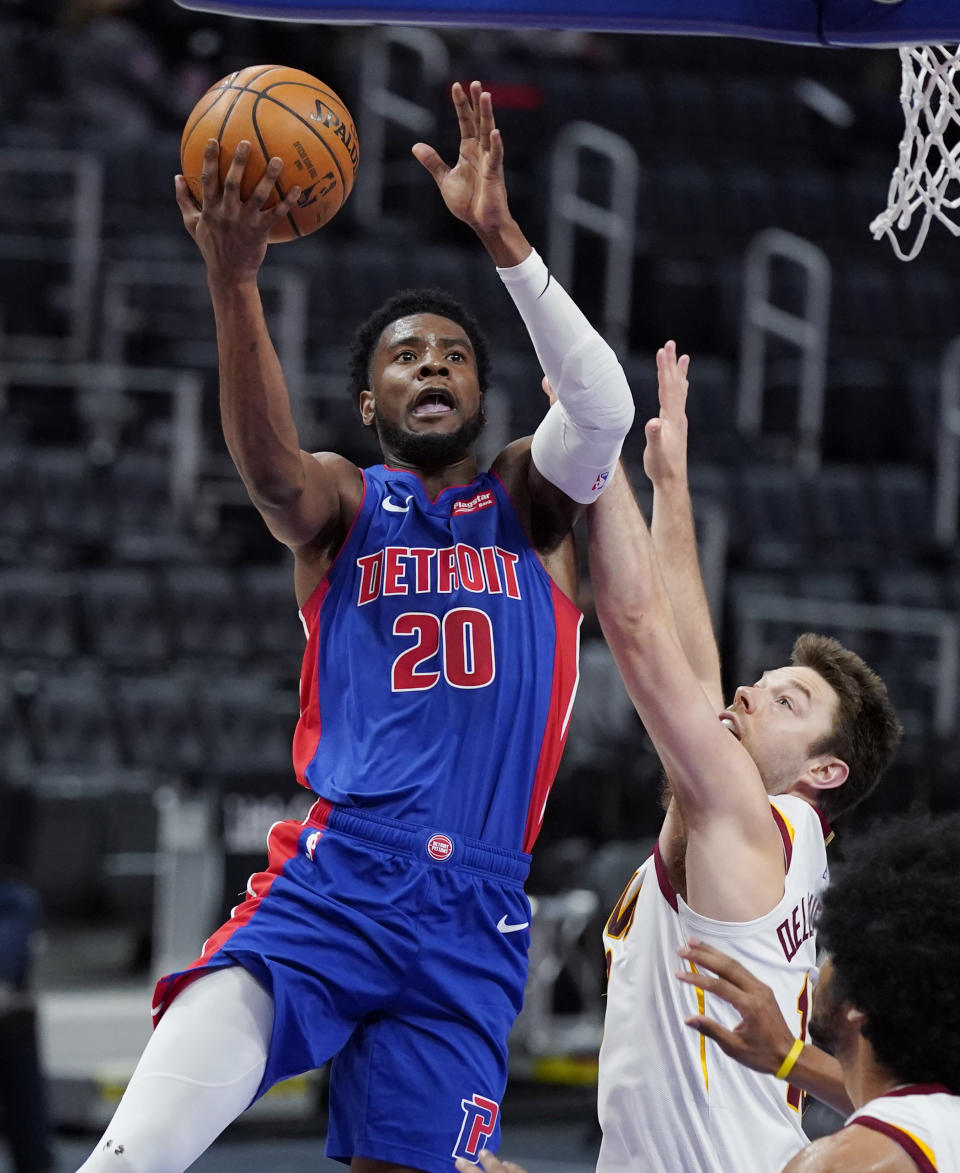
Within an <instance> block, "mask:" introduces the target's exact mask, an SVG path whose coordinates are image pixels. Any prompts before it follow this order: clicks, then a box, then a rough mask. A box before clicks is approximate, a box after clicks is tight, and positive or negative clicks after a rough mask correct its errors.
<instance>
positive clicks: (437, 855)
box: [427, 835, 453, 862]
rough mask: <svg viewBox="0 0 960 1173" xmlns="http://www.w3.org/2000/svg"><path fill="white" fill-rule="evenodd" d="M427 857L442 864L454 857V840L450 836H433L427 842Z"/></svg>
mask: <svg viewBox="0 0 960 1173" xmlns="http://www.w3.org/2000/svg"><path fill="white" fill-rule="evenodd" d="M427 855H429V856H430V858H431V859H438V860H440V861H441V862H442V861H443V860H445V859H449V858H450V856H451V855H453V840H452V839H451V838H450V836H449V835H431V836H430V838H429V839H428V840H427Z"/></svg>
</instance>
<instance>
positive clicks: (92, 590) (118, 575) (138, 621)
mask: <svg viewBox="0 0 960 1173" xmlns="http://www.w3.org/2000/svg"><path fill="white" fill-rule="evenodd" d="M81 598H82V613H83V616H84V621H85V625H86V632H87V637H88V640H89V646H90V650H91V651H93V652H94V653H95V654H96V655H97V656H99V657H101V658H102V659H103V660H104V661H105V662H107V663H111V664H127V665H130V664H138V663H157V662H160V661H165V660H167V658H168V657H169V654H170V639H169V636H168V634H167V628H166V625H165V623H164V621H163V617H162V612H161V610H160V598H159V595H158V592H157V589H156V585H155V583H154V579H153V576H152V574H151V573H150V571H148V570H144V569H139V568H120V567H103V568H99V569H95V570H88V571H87V572H86V574H85V576H84V581H83V589H82V594H81Z"/></svg>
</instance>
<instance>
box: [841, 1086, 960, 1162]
mask: <svg viewBox="0 0 960 1173" xmlns="http://www.w3.org/2000/svg"><path fill="white" fill-rule="evenodd" d="M847 1124H848V1125H850V1124H861V1125H863V1127H864V1128H872V1129H873V1130H874V1131H875V1132H882V1133H883V1135H884V1136H889V1137H890V1139H891V1140H893V1141H895V1142H896V1143H897V1144H898V1145H899V1146H900V1147H901V1148H902V1149H903V1150H904V1152H906V1153H907V1155H908V1156H910V1157H912V1158H913V1161H914V1164H915V1165H916V1166H917V1168H918V1169H919V1170H920V1173H960V1096H954V1095H951V1093H950V1091H949V1090H948V1089H947V1088H945V1087H943V1086H942V1085H941V1084H938V1083H917V1084H911V1085H909V1086H908V1087H898V1088H895V1089H894V1090H893V1091H892V1092H887V1094H886V1095H885V1096H878V1097H877V1098H876V1099H875V1100H871V1101H870V1102H869V1103H868V1104H864V1105H863V1107H862V1108H859V1109H858V1110H857V1111H856V1112H854V1114H853V1115H852V1116H851V1117H850V1119H849V1120H848V1121H847Z"/></svg>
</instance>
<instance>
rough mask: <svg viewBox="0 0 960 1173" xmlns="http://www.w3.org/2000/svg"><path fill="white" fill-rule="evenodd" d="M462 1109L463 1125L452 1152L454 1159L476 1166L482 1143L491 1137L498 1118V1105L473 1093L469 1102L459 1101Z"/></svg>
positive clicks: (494, 1101)
mask: <svg viewBox="0 0 960 1173" xmlns="http://www.w3.org/2000/svg"><path fill="white" fill-rule="evenodd" d="M460 1106H461V1108H463V1124H462V1125H461V1126H460V1135H459V1136H458V1137H457V1143H456V1146H455V1148H454V1150H453V1155H454V1156H455V1157H465V1158H466V1159H467V1160H468V1161H473V1163H474V1164H477V1158H478V1154H479V1152H480V1150H481V1149H482V1148H483V1142H484V1141H485V1140H487V1139H488V1138H489V1137H491V1136H493V1133H494V1130H495V1129H496V1127H497V1119H498V1118H499V1116H500V1105H499V1104H498V1103H497V1101H496V1100H488V1099H487V1097H486V1096H481V1095H478V1094H477V1093H476V1092H474V1094H473V1096H472V1098H471V1099H469V1100H461V1101H460Z"/></svg>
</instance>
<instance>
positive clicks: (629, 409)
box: [413, 81, 633, 518]
mask: <svg viewBox="0 0 960 1173" xmlns="http://www.w3.org/2000/svg"><path fill="white" fill-rule="evenodd" d="M452 96H453V103H454V106H455V108H456V112H457V119H458V122H459V125H460V154H459V157H458V159H457V162H456V164H455V165H454V166H453V167H448V166H447V165H446V164H445V163H444V162H443V160H442V159H441V158H440V156H439V155H438V154H437V152H436V151H435V150H434V149H433V147H429V146H427V145H426V144H425V143H417V144H416V145H415V146H414V148H413V153H414V155H415V156H416V157H417V159H418V160H419V161H420V162H421V163H422V164H423V166H424V167H426V169H427V170H428V171H429V172H430V174H431V175H432V176H433V178H434V180H435V182H436V184H437V187H438V188H439V189H440V194H441V195H442V197H443V200H444V203H445V204H446V205H447V207H448V208H449V210H450V211H451V212H452V214H453V215H454V216H456V217H457V218H458V219H459V220H462V221H463V222H464V223H466V224H468V225H469V226H470V227H471V228H472V229H473V230H474V232H475V233H476V234H477V236H478V237H479V238H480V240H481V241H482V242H483V245H484V247H485V248H486V250H487V252H488V253H489V254H490V256H491V257H492V259H493V260H494V262H495V263H496V265H497V271H498V272H499V274H500V277H501V278H502V280H503V282H504V284H505V285H506V286H507V289H508V291H509V293H510V296H511V297H512V298H513V301H514V303H515V305H516V306H517V308H518V310H519V311H520V315H521V317H522V318H523V321H524V325H525V326H526V328H527V332H528V333H529V335H530V338H531V341H532V342H533V345H534V348H535V350H536V352H537V357H538V358H539V360H540V365H541V367H542V368H543V372H544V374H545V375H546V377H547V378H548V379H549V381H550V383H551V385H552V386H553V388H554V390H555V392H556V395H557V399H558V403H557V404H555V405H554V407H552V408H551V410H550V411H549V412H548V413H547V416H546V418H545V419H544V421H543V423H541V425H540V427H539V428H538V429H537V433H536V435H535V436H534V438H533V444H532V457H533V459H532V464H531V480H530V490H531V493H532V495H533V496H534V498H541V497H545V496H547V495H548V489H547V486H553V488H554V489H559V490H560V492H561V493H563V494H564V495H565V496H566V498H567V499H569V501H571V502H574V503H576V504H577V505H588V504H590V503H591V502H593V501H594V500H596V498H597V497H598V496H599V494H600V493H601V492H602V490H603V488H604V486H605V484H606V482H607V479H608V477H609V475H610V473H611V472H612V470H613V467H614V465H615V464H616V462H617V460H618V459H619V456H620V449H621V447H622V445H623V440H624V437H625V436H626V434H627V432H628V431H629V430H630V426H631V425H632V423H633V398H632V396H631V394H630V388H629V386H628V384H627V380H626V376H625V375H624V373H623V369H622V367H621V366H620V363H619V362H618V360H617V357H616V355H615V354H614V353H613V351H612V350H611V349H610V347H609V346H608V345H607V343H606V342H605V341H604V340H603V339H602V338H601V337H600V335H599V334H598V333H597V331H596V330H595V329H594V328H593V327H592V326H591V325H590V323H589V322H588V321H587V319H586V318H585V317H584V315H583V314H582V313H581V311H580V310H579V308H578V307H577V306H576V304H575V303H574V302H573V300H572V299H571V298H570V297H569V296H568V294H567V293H566V292H565V291H564V290H563V288H562V287H561V286H560V285H559V284H558V283H557V282H556V281H555V280H554V279H553V277H552V276H551V274H550V273H549V272H548V270H547V267H546V265H544V263H543V261H542V260H541V258H540V257H539V256H538V254H537V253H536V252H535V251H534V250H533V249H532V248H531V246H530V242H529V241H528V240H527V238H526V237H525V236H524V234H523V232H522V231H521V229H520V227H519V225H518V224H517V222H516V220H514V218H513V216H512V215H511V213H510V208H509V204H508V201H507V191H506V184H505V182H504V174H503V140H502V139H501V137H500V132H499V130H497V128H496V125H495V123H494V116H493V102H492V100H491V97H490V94H489V93H487V92H485V91H484V90H483V88H482V86H481V85H480V83H479V82H477V81H475V82H472V83H471V85H470V88H469V91H467V90H464V88H463V87H462V86H461V85H460V84H459V83H457V84H455V85H454V86H453V90H452ZM570 517H571V518H572V511H571V512H570Z"/></svg>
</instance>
